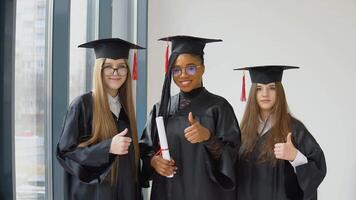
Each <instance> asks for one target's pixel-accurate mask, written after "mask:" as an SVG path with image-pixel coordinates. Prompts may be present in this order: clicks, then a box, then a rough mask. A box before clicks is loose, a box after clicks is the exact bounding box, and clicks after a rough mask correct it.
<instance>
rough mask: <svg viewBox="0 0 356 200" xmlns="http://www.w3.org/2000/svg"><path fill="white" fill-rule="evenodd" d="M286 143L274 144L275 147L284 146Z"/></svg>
mask: <svg viewBox="0 0 356 200" xmlns="http://www.w3.org/2000/svg"><path fill="white" fill-rule="evenodd" d="M283 145H284V143H277V144H275V145H274V148H281V147H283Z"/></svg>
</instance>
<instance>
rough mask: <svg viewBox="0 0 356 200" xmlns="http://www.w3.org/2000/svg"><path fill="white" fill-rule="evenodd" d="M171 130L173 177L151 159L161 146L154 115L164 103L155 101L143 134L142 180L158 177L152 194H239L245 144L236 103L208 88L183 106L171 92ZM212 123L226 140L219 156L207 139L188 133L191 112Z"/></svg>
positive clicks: (187, 199)
mask: <svg viewBox="0 0 356 200" xmlns="http://www.w3.org/2000/svg"><path fill="white" fill-rule="evenodd" d="M170 106H171V108H170V113H169V116H168V119H167V124H166V127H167V128H166V132H167V140H168V145H169V150H170V154H171V156H172V158H173V159H174V160H175V161H176V165H177V167H178V170H177V174H175V175H174V177H173V178H166V177H162V176H160V175H159V174H157V173H156V172H155V171H154V169H153V168H152V167H151V165H150V159H151V158H152V156H153V155H154V153H155V151H156V150H158V149H159V148H160V147H159V144H158V133H157V128H156V121H155V118H156V116H157V114H158V109H157V108H158V107H159V104H156V105H155V106H154V107H153V109H152V111H151V113H150V117H149V118H148V121H147V124H146V127H145V129H144V131H143V135H142V137H141V140H140V151H141V159H142V161H143V167H142V181H143V182H144V183H146V184H145V186H148V184H147V182H148V180H150V179H152V180H153V185H152V191H151V199H154V200H163V199H164V200H182V199H184V200H196V199H205V200H213V199H214V200H216V199H225V200H230V199H231V200H232V199H233V200H235V199H236V190H235V176H236V174H235V167H234V163H235V161H236V159H237V158H236V157H237V154H238V148H239V147H240V128H239V125H238V122H237V119H236V117H235V114H234V111H233V109H232V107H231V105H230V104H229V103H228V102H227V101H226V100H225V99H224V98H222V97H219V96H217V95H214V94H211V93H210V92H208V91H207V90H206V89H204V88H203V89H202V91H201V92H200V93H199V95H197V96H196V97H194V98H192V99H191V103H190V105H189V106H187V107H186V108H184V109H181V110H179V109H178V107H179V95H178V94H177V95H175V96H173V97H172V101H171V104H170ZM189 112H192V113H193V115H194V117H195V119H196V120H198V121H199V122H200V124H202V125H203V126H204V127H206V128H208V129H209V130H210V132H211V133H212V134H213V137H217V138H218V139H219V140H221V141H222V143H223V148H222V149H223V150H222V153H221V156H220V158H219V159H218V160H215V159H214V158H213V157H211V155H210V152H209V150H208V149H207V146H206V145H208V141H206V142H202V143H198V144H191V143H190V142H189V141H187V139H186V138H185V137H184V129H185V128H187V127H188V126H190V125H189V121H188V114H189Z"/></svg>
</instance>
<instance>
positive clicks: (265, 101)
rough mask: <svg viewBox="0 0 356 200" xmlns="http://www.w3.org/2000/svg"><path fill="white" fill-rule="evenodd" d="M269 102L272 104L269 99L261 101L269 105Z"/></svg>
mask: <svg viewBox="0 0 356 200" xmlns="http://www.w3.org/2000/svg"><path fill="white" fill-rule="evenodd" d="M269 102H271V100H268V99H263V100H261V103H269Z"/></svg>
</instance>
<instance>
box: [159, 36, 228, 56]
mask: <svg viewBox="0 0 356 200" xmlns="http://www.w3.org/2000/svg"><path fill="white" fill-rule="evenodd" d="M159 40H161V41H170V42H172V53H177V54H182V53H189V54H196V55H204V47H205V44H206V43H212V42H221V41H222V40H221V39H209V38H200V37H194V36H187V35H177V36H170V37H165V38H161V39H159Z"/></svg>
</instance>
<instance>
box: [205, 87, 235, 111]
mask: <svg viewBox="0 0 356 200" xmlns="http://www.w3.org/2000/svg"><path fill="white" fill-rule="evenodd" d="M203 95H204V96H203V98H204V99H205V100H206V101H209V103H210V104H213V105H216V106H221V107H229V108H230V107H231V108H232V106H231V104H230V103H229V102H228V101H227V100H226V99H225V98H224V97H222V96H219V95H217V94H213V93H211V92H209V91H208V90H205V92H204V94H203Z"/></svg>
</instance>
